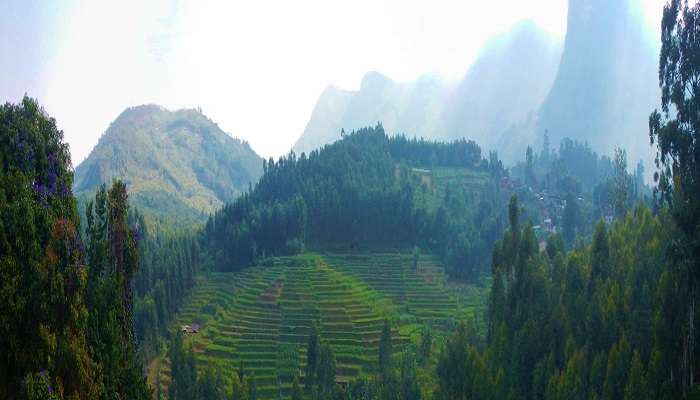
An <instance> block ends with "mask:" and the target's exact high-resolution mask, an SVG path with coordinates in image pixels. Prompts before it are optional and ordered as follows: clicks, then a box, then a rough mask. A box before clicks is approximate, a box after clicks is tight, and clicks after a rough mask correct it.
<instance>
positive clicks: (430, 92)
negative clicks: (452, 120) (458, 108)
mask: <svg viewBox="0 0 700 400" xmlns="http://www.w3.org/2000/svg"><path fill="white" fill-rule="evenodd" d="M446 95H447V91H446V86H445V84H444V82H442V81H441V80H440V79H439V78H437V77H435V76H431V75H425V76H422V77H421V78H419V79H418V80H416V81H415V82H409V83H399V82H395V81H393V80H391V79H389V78H388V77H386V76H384V75H382V74H380V73H379V72H375V71H372V72H368V73H367V74H365V76H364V77H363V79H362V83H361V85H360V89H359V90H357V91H348V90H343V89H339V88H337V87H335V86H329V87H328V88H326V90H324V91H323V93H322V94H321V97H320V98H319V100H318V102H317V103H316V106H315V107H314V110H313V112H312V114H311V118H310V120H309V122H308V123H307V125H306V128H305V129H304V133H303V134H302V135H301V137H300V138H299V139H298V140H297V142H296V144H295V145H294V147H293V150H294V151H295V152H296V153H301V152H306V153H309V152H310V151H312V150H314V149H316V148H319V147H321V146H323V145H324V144H329V143H332V142H334V141H335V140H337V139H340V133H341V130H342V129H344V130H346V131H347V132H350V131H352V130H355V129H359V128H362V127H365V126H373V125H375V124H376V123H377V122H381V123H382V124H383V125H384V128H385V129H386V130H387V131H389V132H407V133H410V134H411V135H413V133H414V132H421V133H423V134H424V135H425V134H426V133H427V132H431V130H432V128H433V127H434V126H435V125H436V122H437V120H438V116H439V114H440V111H441V109H442V103H443V102H444V99H445V98H446Z"/></svg>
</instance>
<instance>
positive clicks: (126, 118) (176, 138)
mask: <svg viewBox="0 0 700 400" xmlns="http://www.w3.org/2000/svg"><path fill="white" fill-rule="evenodd" d="M261 174H262V159H261V158H260V157H259V156H258V155H257V154H256V153H255V152H254V151H253V149H251V147H250V146H249V145H248V143H247V142H244V141H241V140H239V139H235V138H233V137H231V136H230V135H229V134H227V133H225V132H224V131H222V130H221V129H220V128H219V127H218V125H216V123H214V122H213V121H211V120H210V119H208V118H207V117H206V116H204V115H203V114H202V113H201V112H200V111H197V110H192V109H184V110H178V111H169V110H166V109H165V108H163V107H160V106H156V105H144V106H138V107H132V108H128V109H126V110H125V111H124V112H122V113H121V114H120V115H119V117H117V119H116V120H115V121H114V122H112V123H111V125H110V126H109V128H108V129H107V131H106V132H105V133H104V135H103V136H102V137H101V138H100V140H99V142H98V143H97V146H95V148H94V149H93V150H92V152H91V153H90V155H89V156H88V157H87V159H85V161H83V162H82V163H81V164H80V165H78V167H77V168H76V169H75V180H74V184H73V190H74V192H75V193H76V194H77V195H78V196H80V195H81V194H92V192H94V191H95V189H96V188H97V187H98V186H99V185H101V184H102V183H107V184H110V183H111V181H112V180H113V179H117V178H119V179H122V180H124V181H125V182H126V184H127V188H128V190H129V196H130V202H131V204H132V205H135V206H136V207H137V208H139V209H140V210H142V211H143V212H144V213H146V214H150V215H152V216H155V217H157V218H159V219H161V220H168V219H171V218H174V219H176V220H177V222H188V223H189V222H201V221H203V220H204V219H205V218H206V215H207V214H208V213H210V212H213V211H214V210H216V209H218V208H219V207H220V206H221V205H222V204H223V203H225V202H230V201H233V200H234V199H235V198H236V197H237V196H238V195H239V194H240V193H241V192H243V191H244V190H246V189H247V188H248V185H249V184H250V183H251V182H255V181H256V180H257V179H258V177H259V176H260V175H261Z"/></svg>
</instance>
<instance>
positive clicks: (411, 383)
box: [399, 352, 421, 400]
mask: <svg viewBox="0 0 700 400" xmlns="http://www.w3.org/2000/svg"><path fill="white" fill-rule="evenodd" d="M399 390H400V391H401V395H400V396H399V399H400V400H420V398H421V393H420V387H418V376H417V374H416V358H415V356H414V355H413V353H412V352H406V353H404V354H403V356H402V357H401V375H400V378H399Z"/></svg>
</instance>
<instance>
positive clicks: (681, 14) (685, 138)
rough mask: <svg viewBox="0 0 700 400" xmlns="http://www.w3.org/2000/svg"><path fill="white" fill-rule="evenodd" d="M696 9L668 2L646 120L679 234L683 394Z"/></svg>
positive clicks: (698, 37)
mask: <svg viewBox="0 0 700 400" xmlns="http://www.w3.org/2000/svg"><path fill="white" fill-rule="evenodd" d="M698 54H700V5H698V4H697V3H696V2H690V3H689V2H687V1H682V0H671V1H669V2H668V3H667V4H666V5H665V6H664V11H663V18H662V20H661V53H660V56H659V86H660V87H661V111H658V110H655V111H654V112H653V113H652V114H651V116H650V117H649V137H650V139H651V143H652V144H656V149H657V153H656V159H655V162H656V166H657V168H658V169H659V171H658V172H657V173H655V174H654V180H655V181H656V183H657V188H656V192H657V193H658V194H659V195H660V201H661V202H662V203H663V204H665V205H667V206H668V207H669V209H670V210H671V215H672V216H673V220H674V221H675V225H676V227H677V229H678V234H677V235H678V236H677V239H676V240H674V243H673V246H672V249H671V255H672V256H673V258H674V260H675V265H676V268H677V269H678V270H677V274H679V279H680V282H682V283H683V285H682V287H680V288H679V289H680V290H682V292H680V293H679V295H682V296H684V298H685V301H686V307H685V309H686V315H687V318H686V322H685V323H684V324H683V327H682V329H681V330H679V331H678V332H677V333H678V335H680V336H681V340H679V343H682V348H683V355H682V357H680V358H679V359H678V360H675V361H676V363H675V364H676V365H675V366H674V370H676V371H677V372H679V374H678V376H679V379H678V381H679V382H680V384H681V386H682V389H683V393H684V394H687V393H689V391H690V390H691V388H692V387H693V386H694V385H695V375H696V369H697V360H696V358H695V355H696V353H697V350H696V336H697V332H696V329H695V325H696V321H695V319H696V315H697V312H696V310H695V304H696V301H697V296H698V283H699V281H700V279H699V278H700V240H698V238H700V113H698V109H699V108H700V89H698V83H697V82H698V80H699V79H700V58H698Z"/></svg>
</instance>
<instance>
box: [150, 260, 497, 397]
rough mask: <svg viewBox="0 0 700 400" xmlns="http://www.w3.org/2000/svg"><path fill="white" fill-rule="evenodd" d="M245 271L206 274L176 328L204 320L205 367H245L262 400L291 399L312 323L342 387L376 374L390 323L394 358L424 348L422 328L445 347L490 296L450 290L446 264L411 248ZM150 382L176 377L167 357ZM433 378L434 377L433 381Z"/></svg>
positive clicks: (199, 351) (465, 288)
mask: <svg viewBox="0 0 700 400" xmlns="http://www.w3.org/2000/svg"><path fill="white" fill-rule="evenodd" d="M266 264H267V265H260V266H256V267H253V268H250V269H247V270H245V271H243V272H239V273H208V274H204V275H202V276H201V277H200V278H199V280H198V282H197V285H196V288H195V289H194V290H193V293H192V295H191V298H190V299H189V301H187V302H186V303H185V305H184V306H183V307H182V310H181V312H180V313H179V314H178V317H177V324H176V325H178V326H180V325H186V324H191V323H197V324H200V325H201V330H200V331H199V332H198V333H196V334H192V335H187V339H186V340H189V341H191V342H192V345H193V348H194V351H195V354H196V358H197V361H198V363H197V366H198V368H199V369H200V370H201V369H205V368H207V366H209V365H216V366H218V367H220V368H225V369H227V370H238V369H240V368H242V369H243V370H244V371H245V373H246V374H250V375H249V376H252V377H253V379H254V380H255V384H256V386H257V393H258V397H260V398H277V397H279V396H280V395H282V396H288V395H289V392H290V390H291V385H292V381H293V379H294V376H295V375H296V374H298V373H299V371H301V372H302V381H303V378H304V377H303V371H304V367H305V360H306V357H305V356H306V347H307V340H308V337H309V333H310V331H311V329H312V324H316V326H317V327H318V330H319V333H320V338H321V340H322V341H323V342H324V343H328V344H330V345H331V347H332V348H333V351H334V353H335V356H336V360H337V361H336V362H337V368H336V371H337V372H336V382H338V383H339V384H341V385H347V384H348V383H349V382H350V381H352V380H354V379H356V378H358V377H359V376H361V375H368V374H371V373H373V372H375V370H376V368H377V354H378V345H379V339H380V334H381V331H382V327H383V325H384V321H385V320H389V321H390V323H391V326H392V331H391V336H392V345H393V349H394V353H395V354H399V353H400V352H401V350H402V349H404V348H405V347H406V346H418V345H419V341H420V337H421V333H422V332H424V331H425V330H430V332H431V333H432V334H433V335H434V336H435V338H436V340H440V339H441V338H442V337H444V335H445V334H447V333H448V332H449V331H450V330H453V329H454V327H455V326H456V324H457V323H458V322H459V321H465V320H470V321H473V322H475V323H477V324H480V323H481V318H482V317H481V316H482V315H483V312H484V308H485V299H486V298H487V295H486V291H485V290H486V289H484V288H482V287H481V286H477V285H454V284H451V285H448V284H447V280H446V277H445V274H444V271H443V267H442V266H441V264H440V262H439V260H438V259H437V258H435V257H433V256H430V255H421V256H419V257H416V256H415V255H414V254H412V253H411V252H410V251H406V252H386V253H379V252H377V253H323V254H316V253H305V254H302V255H299V256H294V257H279V258H274V259H271V260H269V261H268V262H266ZM149 372H150V375H151V376H149V380H150V381H151V382H155V380H156V377H155V375H157V374H158V375H159V377H158V378H159V381H160V384H161V385H163V387H165V386H166V385H167V384H168V382H169V380H170V377H169V366H168V364H167V358H166V357H159V358H158V359H156V361H155V362H154V363H153V364H152V365H151V368H150V371H149ZM428 379H429V378H428Z"/></svg>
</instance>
